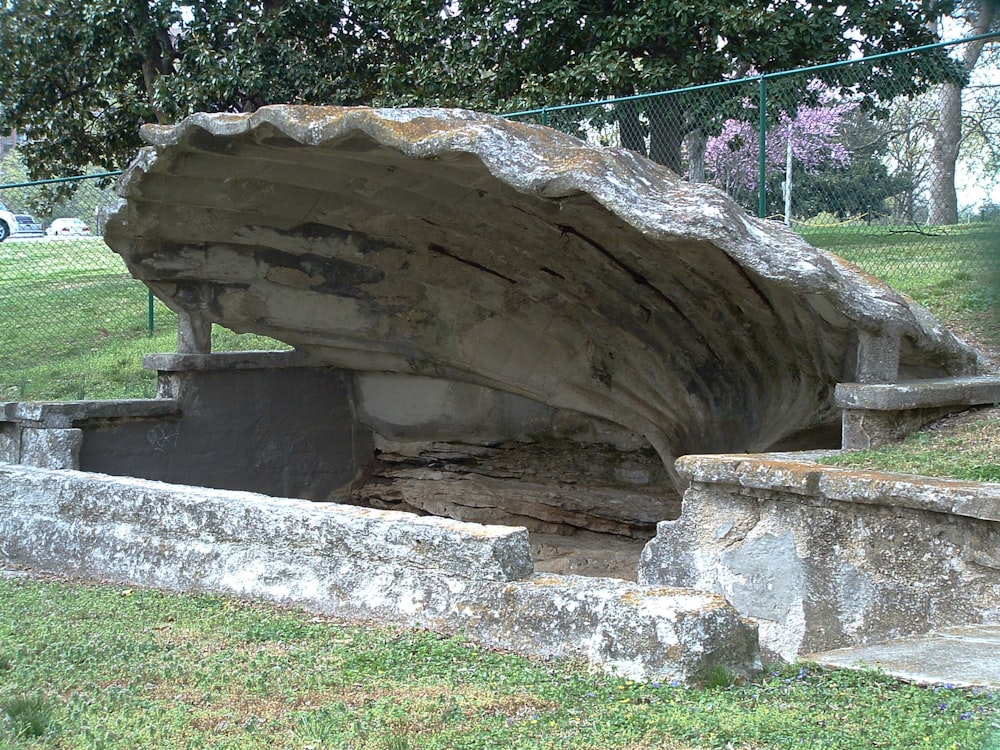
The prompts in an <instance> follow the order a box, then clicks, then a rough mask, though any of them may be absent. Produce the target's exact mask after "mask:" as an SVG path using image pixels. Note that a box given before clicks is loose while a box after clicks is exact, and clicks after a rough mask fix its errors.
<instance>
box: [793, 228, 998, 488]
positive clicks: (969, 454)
mask: <svg viewBox="0 0 1000 750" xmlns="http://www.w3.org/2000/svg"><path fill="white" fill-rule="evenodd" d="M852 229H854V231H851V230H852ZM874 232H878V233H879V234H877V235H874V236H873V235H872V233H874ZM805 236H806V238H807V239H808V240H810V241H811V242H813V243H814V244H816V245H818V246H820V247H824V248H827V249H829V250H831V251H833V252H836V253H839V254H841V255H843V256H844V257H845V258H847V259H848V260H851V261H853V262H855V263H857V264H858V265H860V266H862V267H863V268H865V269H866V270H868V271H870V272H872V273H877V274H879V275H880V276H882V277H883V278H885V279H886V280H887V281H889V282H890V284H892V286H894V287H895V288H896V289H898V290H900V291H902V292H904V293H905V294H907V295H909V296H910V297H912V298H913V299H914V300H916V301H917V302H919V303H920V304H922V305H924V306H925V307H927V308H929V309H930V310H931V311H932V312H933V313H934V314H935V315H937V316H938V317H939V318H940V319H941V320H942V321H943V322H944V323H945V324H946V325H948V326H949V327H950V328H951V329H952V330H953V331H954V332H955V333H956V334H958V335H959V336H960V337H962V338H964V339H965V340H966V341H969V342H970V343H973V344H975V345H976V346H979V347H980V348H981V349H983V350H984V351H985V352H986V353H987V354H989V355H992V356H993V357H994V358H996V356H997V354H998V353H1000V278H998V273H997V272H998V269H1000V264H998V256H1000V225H996V224H994V225H988V224H987V225H983V224H979V225H969V226H959V227H948V228H945V229H942V230H939V231H938V232H933V233H932V234H931V235H930V236H927V235H923V234H920V233H918V232H905V233H901V234H888V235H886V234H885V230H884V229H883V228H876V229H868V228H866V227H860V228H847V229H844V230H812V231H810V230H807V231H806V233H805ZM956 239H958V240H961V242H960V243H958V242H956ZM880 242H881V243H885V244H886V247H885V248H882V249H880V247H879V243H880ZM889 243H891V244H889ZM824 463H829V464H834V465H837V466H844V467H853V468H859V469H873V470H877V471H896V472H903V473H908V474H923V475H929V476H942V477H954V478H956V479H966V480H970V481H985V482H1000V412H998V411H997V410H995V409H984V410H981V411H980V412H979V413H978V415H976V414H972V415H969V417H968V418H962V419H960V420H951V421H950V422H948V423H946V424H945V425H942V426H936V427H933V428H931V429H927V430H923V431H920V432H917V433H914V434H912V435H910V436H909V437H908V438H907V439H906V440H905V441H904V442H903V443H901V444H898V445H892V446H886V447H884V448H881V449H879V450H875V451H859V452H856V453H850V454H843V455H840V456H835V457H831V458H827V459H824Z"/></svg>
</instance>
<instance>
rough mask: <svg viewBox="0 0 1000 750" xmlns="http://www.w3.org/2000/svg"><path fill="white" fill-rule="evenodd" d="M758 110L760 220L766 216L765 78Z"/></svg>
mask: <svg viewBox="0 0 1000 750" xmlns="http://www.w3.org/2000/svg"><path fill="white" fill-rule="evenodd" d="M757 106H758V107H759V108H760V138H759V140H758V145H757V149H758V151H757V215H758V216H759V217H760V218H762V219H763V218H764V217H765V216H767V188H766V187H765V185H764V180H765V179H766V177H767V158H766V153H767V152H766V151H765V149H766V148H767V78H765V77H764V76H761V77H760V97H759V101H758V105H757Z"/></svg>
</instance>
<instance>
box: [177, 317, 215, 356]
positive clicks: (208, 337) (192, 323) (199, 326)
mask: <svg viewBox="0 0 1000 750" xmlns="http://www.w3.org/2000/svg"><path fill="white" fill-rule="evenodd" d="M211 351H212V324H211V323H210V322H209V321H207V320H205V318H203V317H201V316H200V315H191V314H190V313H186V312H182V313H179V314H178V315H177V353H178V354H210V353H211Z"/></svg>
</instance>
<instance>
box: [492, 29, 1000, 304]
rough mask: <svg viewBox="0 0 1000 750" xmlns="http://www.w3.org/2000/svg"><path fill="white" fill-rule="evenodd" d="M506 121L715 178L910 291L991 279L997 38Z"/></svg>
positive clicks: (998, 107)
mask: <svg viewBox="0 0 1000 750" xmlns="http://www.w3.org/2000/svg"><path fill="white" fill-rule="evenodd" d="M509 116H510V117H512V118H515V119H519V120H527V121H532V122H537V123H540V124H544V125H548V126H550V127H554V128H557V129H560V130H564V131H566V132H569V133H572V134H574V135H576V136H578V137H580V138H582V139H584V140H586V141H588V142H590V143H592V144H598V145H605V146H622V147H625V148H629V149H632V150H635V151H638V152H640V153H642V154H644V155H646V156H648V157H649V158H651V159H653V160H654V161H657V162H659V163H661V164H664V165H666V166H667V167H670V168H671V169H672V170H674V171H675V172H677V173H678V174H680V175H682V176H683V177H685V178H686V179H688V180H690V181H691V182H708V183H711V184H713V185H716V186H718V187H720V188H722V189H723V190H725V191H726V192H727V193H728V194H729V195H730V196H731V197H732V198H733V199H735V200H736V201H737V202H739V203H740V204H742V205H743V206H745V207H746V208H747V210H748V211H751V212H752V213H754V214H756V215H758V216H762V217H763V216H766V217H770V218H772V219H775V220H778V221H784V222H785V223H787V224H788V225H790V226H791V227H793V228H794V229H796V230H797V231H798V232H800V233H801V234H802V235H803V236H804V237H805V238H806V239H808V240H809V241H810V242H811V243H813V244H814V245H817V246H819V247H823V248H826V249H829V250H832V251H834V252H836V253H838V254H839V255H842V256H843V257H845V258H847V259H848V260H852V261H854V262H855V263H858V264H859V265H861V266H862V267H863V268H864V269H865V270H867V271H868V272H870V273H873V274H875V275H877V276H881V277H883V278H885V279H886V280H887V281H889V282H890V283H892V284H894V285H897V286H900V287H901V288H904V289H906V290H909V289H910V288H919V287H920V286H921V285H923V284H926V283H934V282H936V281H940V280H941V279H942V278H943V277H944V276H950V275H951V274H952V273H953V271H954V269H955V267H956V264H958V265H960V266H961V267H962V268H963V269H964V271H965V272H967V273H969V274H979V275H982V274H992V273H994V272H995V271H996V267H997V260H998V255H1000V247H998V246H1000V241H998V227H1000V225H998V223H997V222H998V221H1000V189H998V183H1000V181H998V173H1000V35H997V34H993V35H987V36H983V37H976V38H973V39H971V40H966V41H964V42H961V43H948V44H938V45H931V46H928V47H923V48H920V49H917V50H911V51H908V52H906V53H892V54H885V55H879V56H876V57H870V58H865V59H861V60H855V61H851V62H847V63H837V64H831V65H822V66H816V67H812V68H806V69H802V70H797V71H791V72H788V73H779V74H773V75H765V76H759V77H752V78H745V79H741V80H737V81H725V82H722V83H718V84H711V85H707V86H698V87H692V88H687V89H680V90H676V91H668V92H664V93H659V94H652V95H646V96H635V97H629V98H624V99H615V100H608V101H604V102H596V103H588V104H581V105H564V106H556V107H551V108H544V109H539V110H533V111H530V112H520V113H514V114H511V115H509Z"/></svg>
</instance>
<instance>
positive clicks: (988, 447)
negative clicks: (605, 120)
mask: <svg viewBox="0 0 1000 750" xmlns="http://www.w3.org/2000/svg"><path fill="white" fill-rule="evenodd" d="M997 446H1000V418H998V417H997V416H996V412H995V411H992V410H991V412H990V416H988V417H982V418H975V416H974V415H972V416H971V418H968V419H964V420H963V421H962V424H959V425H957V426H954V427H952V428H950V429H948V430H923V431H920V432H915V433H913V434H911V435H908V436H907V437H906V439H905V440H904V441H903V442H901V443H899V444H895V445H887V446H884V447H882V448H879V449H878V450H866V451H856V452H851V453H842V454H839V455H833V456H828V457H825V458H823V459H821V461H820V462H821V463H824V464H828V465H832V466H841V467H845V468H854V469H864V470H871V471H888V472H899V473H903V474H918V475H923V476H934V477H951V478H954V479H965V480H967V481H970V482H1000V450H998V448H997Z"/></svg>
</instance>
